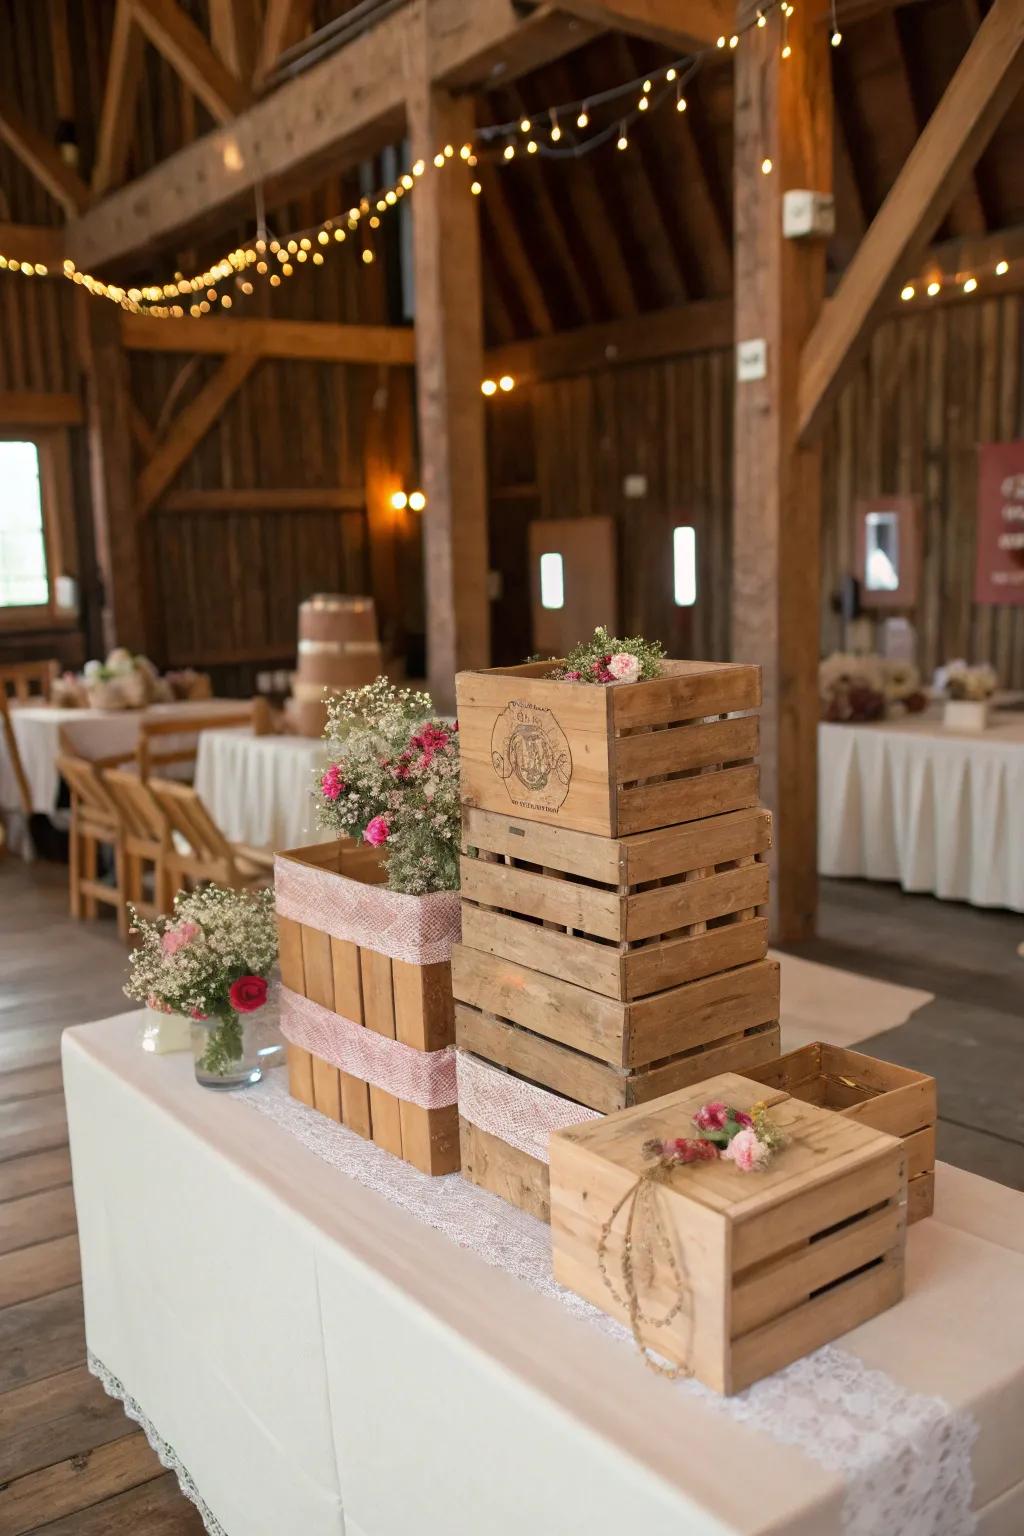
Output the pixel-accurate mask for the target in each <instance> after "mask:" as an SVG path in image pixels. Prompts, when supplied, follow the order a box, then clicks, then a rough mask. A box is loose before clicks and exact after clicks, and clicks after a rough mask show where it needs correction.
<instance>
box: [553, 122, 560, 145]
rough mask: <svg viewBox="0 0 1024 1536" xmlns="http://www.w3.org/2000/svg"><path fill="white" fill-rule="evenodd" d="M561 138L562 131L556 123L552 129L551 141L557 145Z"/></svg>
mask: <svg viewBox="0 0 1024 1536" xmlns="http://www.w3.org/2000/svg"><path fill="white" fill-rule="evenodd" d="M561 137H562V130H561V128H559V126H558V124H557V123H555V124H554V125H553V126H552V129H551V140H552V143H554V144H557V143H558V141H559V139H560V138H561Z"/></svg>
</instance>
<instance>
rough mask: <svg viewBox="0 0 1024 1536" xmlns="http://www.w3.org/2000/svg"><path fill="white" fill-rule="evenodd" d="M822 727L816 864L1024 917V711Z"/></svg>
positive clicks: (825, 871) (837, 872)
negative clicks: (959, 719)
mask: <svg viewBox="0 0 1024 1536" xmlns="http://www.w3.org/2000/svg"><path fill="white" fill-rule="evenodd" d="M993 719H994V723H993V724H992V725H991V726H990V727H989V729H988V730H986V731H984V732H979V733H978V734H970V733H966V732H953V731H947V730H945V729H944V727H943V725H942V721H941V712H933V711H931V710H929V711H928V712H926V713H925V714H922V715H910V716H907V717H905V718H904V719H902V720H896V721H885V722H881V723H875V724H866V725H834V724H827V723H822V724H821V725H820V726H819V727H818V869H819V872H820V873H821V874H823V875H839V876H850V875H853V876H861V877H863V878H866V879H869V880H898V881H899V883H900V885H901V886H902V887H903V889H904V890H905V891H930V892H931V893H932V894H933V895H935V896H940V897H943V898H945V899H947V900H952V901H967V902H971V903H972V904H973V905H975V906H979V907H1010V908H1012V909H1013V910H1014V911H1017V912H1024V714H1021V713H1014V712H1010V711H1005V712H1003V711H1000V712H997V713H996V714H995V715H994V717H993Z"/></svg>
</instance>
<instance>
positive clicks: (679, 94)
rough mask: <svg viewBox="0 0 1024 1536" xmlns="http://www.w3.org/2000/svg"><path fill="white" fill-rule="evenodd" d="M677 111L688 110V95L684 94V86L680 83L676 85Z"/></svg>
mask: <svg viewBox="0 0 1024 1536" xmlns="http://www.w3.org/2000/svg"><path fill="white" fill-rule="evenodd" d="M676 111H677V112H685V111H686V97H685V96H684V95H683V90H682V86H680V85H677V86H676Z"/></svg>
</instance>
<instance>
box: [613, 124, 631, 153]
mask: <svg viewBox="0 0 1024 1536" xmlns="http://www.w3.org/2000/svg"><path fill="white" fill-rule="evenodd" d="M615 148H616V149H628V148H629V140H628V139H627V138H626V130H625V128H620V129H619V136H618V138H617V139H616V140H615Z"/></svg>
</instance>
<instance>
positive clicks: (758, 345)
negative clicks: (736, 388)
mask: <svg viewBox="0 0 1024 1536" xmlns="http://www.w3.org/2000/svg"><path fill="white" fill-rule="evenodd" d="M767 377H768V343H767V341H765V339H764V337H763V336H755V337H753V338H752V339H751V340H750V341H739V342H737V343H736V382H737V384H752V383H753V382H754V381H755V379H764V378H767Z"/></svg>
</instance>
